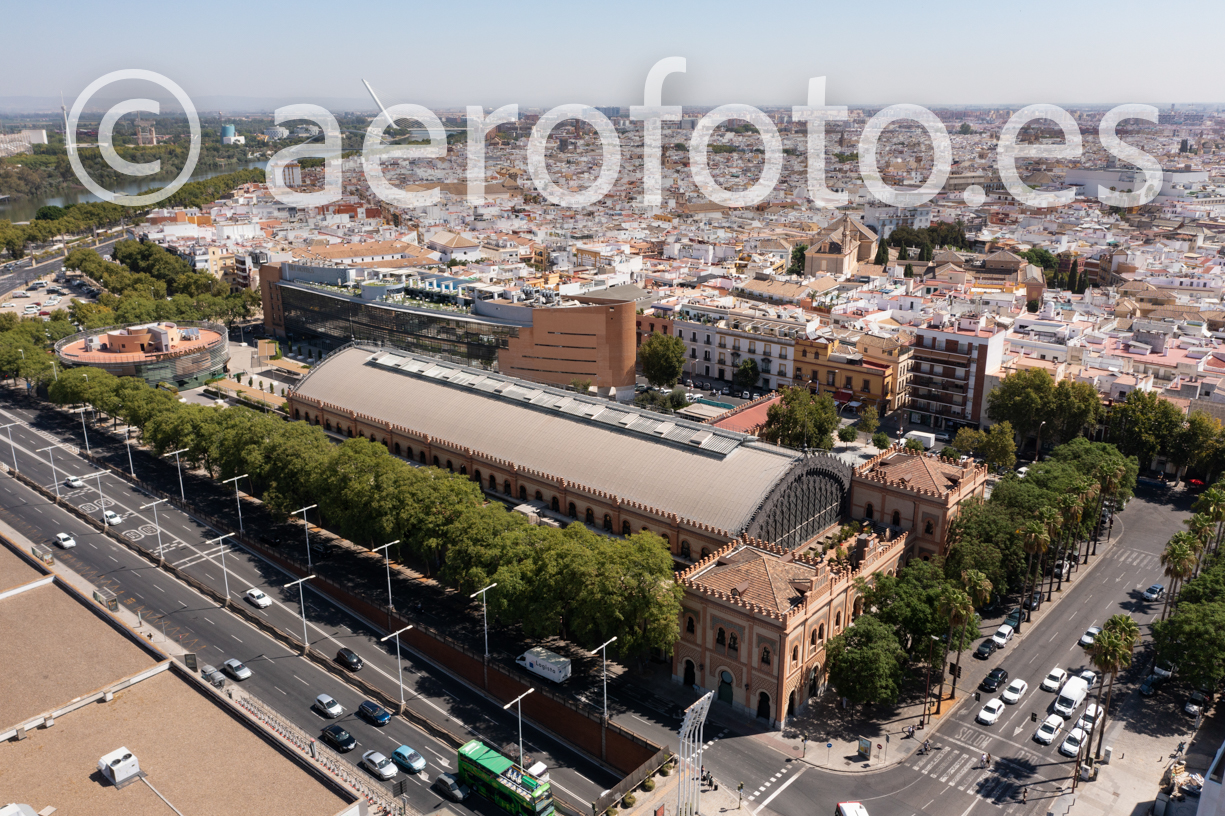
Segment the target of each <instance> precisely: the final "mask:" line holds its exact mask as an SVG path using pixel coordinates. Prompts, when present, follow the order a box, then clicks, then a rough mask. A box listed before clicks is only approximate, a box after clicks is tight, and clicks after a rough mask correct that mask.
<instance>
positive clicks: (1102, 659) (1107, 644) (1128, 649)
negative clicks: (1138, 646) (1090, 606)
mask: <svg viewBox="0 0 1225 816" xmlns="http://www.w3.org/2000/svg"><path fill="white" fill-rule="evenodd" d="M1131 656H1132V644H1131V642H1130V641H1127V640H1125V639H1124V638H1123V637H1122V636H1120V635H1119V633H1118V632H1114V631H1110V630H1108V629H1105V628H1103V629H1102V631H1101V632H1099V633H1098V635H1097V637H1095V638H1094V639H1093V649H1092V651H1091V652H1090V658H1089V659H1090V660H1091V661H1092V663H1093V668H1095V669H1097V670H1098V671H1099V672H1101V674H1102V677H1103V678H1104V677H1105V676H1106V675H1107V674H1108V675H1110V690H1109V691H1108V692H1106V705H1105V707H1104V708H1103V707H1102V687H1103V686H1105V685H1106V684H1105V683H1104V682H1103V683H1100V684H1099V685H1098V689H1097V705H1098V711H1099V712H1100V713H1099V714H1098V716H1097V718H1096V719H1095V720H1094V721H1093V727H1092V730H1090V731H1089V736H1088V738H1087V739H1086V741H1085V744H1086V745H1091V744H1092V743H1093V731H1098V741H1097V754H1096V756H1097V758H1098V759H1101V757H1102V741H1103V740H1104V739H1105V737H1106V712H1107V711H1109V710H1110V698H1111V696H1112V695H1113V693H1114V680H1115V677H1117V676H1118V674H1119V670H1120V669H1125V668H1127V667H1128V666H1130V665H1131Z"/></svg>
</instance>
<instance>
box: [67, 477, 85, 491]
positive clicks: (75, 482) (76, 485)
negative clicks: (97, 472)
mask: <svg viewBox="0 0 1225 816" xmlns="http://www.w3.org/2000/svg"><path fill="white" fill-rule="evenodd" d="M64 486H65V487H71V488H73V489H74V490H77V489H80V488H82V487H85V482H83V481H81V480H80V479H79V478H77V477H76V476H69V477H68V478H67V479H65V480H64Z"/></svg>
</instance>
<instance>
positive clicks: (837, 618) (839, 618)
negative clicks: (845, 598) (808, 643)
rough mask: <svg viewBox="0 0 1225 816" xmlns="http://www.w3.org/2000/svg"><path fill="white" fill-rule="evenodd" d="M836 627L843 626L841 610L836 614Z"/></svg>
mask: <svg viewBox="0 0 1225 816" xmlns="http://www.w3.org/2000/svg"><path fill="white" fill-rule="evenodd" d="M834 628H835V629H841V628H842V613H841V612H839V613H838V614H837V615H834Z"/></svg>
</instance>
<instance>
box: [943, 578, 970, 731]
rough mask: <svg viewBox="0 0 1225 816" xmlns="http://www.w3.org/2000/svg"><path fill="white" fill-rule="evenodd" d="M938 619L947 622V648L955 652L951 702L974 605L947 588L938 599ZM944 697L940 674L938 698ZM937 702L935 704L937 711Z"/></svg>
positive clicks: (959, 593)
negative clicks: (955, 666)
mask: <svg viewBox="0 0 1225 816" xmlns="http://www.w3.org/2000/svg"><path fill="white" fill-rule="evenodd" d="M937 613H938V614H939V615H940V617H942V618H945V619H947V620H948V622H949V640H948V642H949V648H956V650H957V668H956V669H955V670H954V673H953V690H952V692H951V693H950V694H949V699H950V700H953V699H956V697H957V672H959V671H960V670H961V652H962V650H963V648H964V645H965V630H966V627H967V626H968V625H969V624H970V621H972V620H974V603H973V602H972V601H971V600H970V596H969V595H967V594H966V593H965V592H963V591H962V590H960V589H957V588H956V587H948V588H947V589H946V590H945V592H944V594H943V595H942V596H941V597H940V606H939V608H938V610H937ZM958 627H961V631H960V632H958V633H957V635H958V636H957V641H956V642H955V643H954V641H953V633H954V632H955V631H956V630H957V628H958ZM943 697H944V672H941V673H940V697H939V698H937V699H938V700H939V699H943ZM938 706H939V702H937V710H939V709H938Z"/></svg>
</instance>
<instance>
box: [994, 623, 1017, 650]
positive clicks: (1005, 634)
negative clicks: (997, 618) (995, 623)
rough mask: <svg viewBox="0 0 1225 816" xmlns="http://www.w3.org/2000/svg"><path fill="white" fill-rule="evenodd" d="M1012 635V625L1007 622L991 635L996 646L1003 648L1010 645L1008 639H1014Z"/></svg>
mask: <svg viewBox="0 0 1225 816" xmlns="http://www.w3.org/2000/svg"><path fill="white" fill-rule="evenodd" d="M1012 635H1013V630H1012V627H1011V626H1009V625H1008V624H1006V623H1005V624H1004V625H1003V626H1001V627H1000V628H999V629H996V630H995V634H994V635H992V636H991V639H992V640H993V641H995V646H996V648H998V649H1003V648H1004V647H1005V646H1007V645H1008V641H1010V640H1012Z"/></svg>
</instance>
